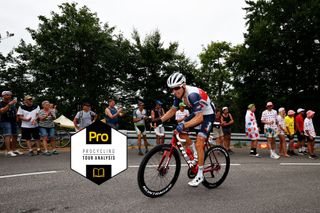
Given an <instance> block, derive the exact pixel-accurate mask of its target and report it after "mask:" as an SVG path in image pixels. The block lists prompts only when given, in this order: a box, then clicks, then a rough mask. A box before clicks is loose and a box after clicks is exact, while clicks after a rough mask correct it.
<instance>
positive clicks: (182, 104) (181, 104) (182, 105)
mask: <svg viewBox="0 0 320 213" xmlns="http://www.w3.org/2000/svg"><path fill="white" fill-rule="evenodd" d="M186 106H187V105H185V104H184V103H183V102H181V103H180V104H179V107H186Z"/></svg>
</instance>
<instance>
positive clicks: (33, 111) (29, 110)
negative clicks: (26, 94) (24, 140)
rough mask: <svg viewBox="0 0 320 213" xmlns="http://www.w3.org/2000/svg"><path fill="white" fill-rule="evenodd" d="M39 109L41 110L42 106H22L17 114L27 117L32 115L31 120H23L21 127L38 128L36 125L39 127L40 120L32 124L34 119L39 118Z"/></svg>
mask: <svg viewBox="0 0 320 213" xmlns="http://www.w3.org/2000/svg"><path fill="white" fill-rule="evenodd" d="M39 111H40V107H39V106H36V105H32V106H29V107H28V106H26V105H22V106H20V107H19V109H18V112H17V115H23V117H24V118H26V119H28V118H30V117H31V120H30V121H24V120H22V123H21V127H22V128H36V127H38V122H36V123H35V124H34V125H32V120H34V119H36V118H37V116H38V113H39Z"/></svg>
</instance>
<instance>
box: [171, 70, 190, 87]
mask: <svg viewBox="0 0 320 213" xmlns="http://www.w3.org/2000/svg"><path fill="white" fill-rule="evenodd" d="M185 83H186V77H184V75H182V74H181V73H179V72H175V73H173V74H172V75H170V76H169V78H168V80H167V85H168V87H169V88H174V87H179V86H181V85H183V84H185Z"/></svg>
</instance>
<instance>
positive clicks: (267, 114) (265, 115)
mask: <svg viewBox="0 0 320 213" xmlns="http://www.w3.org/2000/svg"><path fill="white" fill-rule="evenodd" d="M263 120H264V121H267V122H271V121H273V124H264V129H267V128H271V129H274V130H278V127H277V111H276V110H274V109H273V110H271V111H269V110H265V111H263V112H262V116H261V121H263Z"/></svg>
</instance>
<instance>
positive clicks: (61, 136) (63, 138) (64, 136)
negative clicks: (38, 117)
mask: <svg viewBox="0 0 320 213" xmlns="http://www.w3.org/2000/svg"><path fill="white" fill-rule="evenodd" d="M70 139H71V135H70V133H69V132H68V131H66V130H64V129H56V131H55V142H56V146H57V147H59V148H63V147H66V146H68V145H69V144H70Z"/></svg>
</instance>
